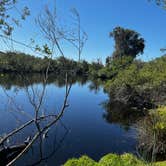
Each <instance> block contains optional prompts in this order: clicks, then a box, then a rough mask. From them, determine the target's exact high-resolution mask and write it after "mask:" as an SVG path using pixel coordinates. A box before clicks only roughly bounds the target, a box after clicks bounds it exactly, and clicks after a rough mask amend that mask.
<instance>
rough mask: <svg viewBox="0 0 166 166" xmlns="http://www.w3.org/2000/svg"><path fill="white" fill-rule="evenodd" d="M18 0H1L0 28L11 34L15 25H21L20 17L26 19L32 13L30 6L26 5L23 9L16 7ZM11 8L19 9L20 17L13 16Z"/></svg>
mask: <svg viewBox="0 0 166 166" xmlns="http://www.w3.org/2000/svg"><path fill="white" fill-rule="evenodd" d="M16 3H17V0H1V1H0V30H1V31H2V32H3V34H5V35H7V36H9V35H11V33H12V31H13V29H14V25H17V26H18V25H19V19H20V18H21V19H22V20H25V19H26V17H27V16H28V15H30V11H29V9H28V7H24V8H23V9H17V8H16V6H15V5H16ZM10 10H17V12H18V11H19V14H20V15H19V17H18V18H16V16H12V15H11V14H10V12H9V11H10Z"/></svg>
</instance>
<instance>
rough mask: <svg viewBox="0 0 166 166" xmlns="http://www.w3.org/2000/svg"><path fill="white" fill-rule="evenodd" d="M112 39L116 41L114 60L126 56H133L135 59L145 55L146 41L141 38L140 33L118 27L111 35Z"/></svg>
mask: <svg viewBox="0 0 166 166" xmlns="http://www.w3.org/2000/svg"><path fill="white" fill-rule="evenodd" d="M110 37H113V38H114V40H115V51H114V53H113V59H115V58H122V57H124V56H131V57H132V58H133V59H134V58H136V56H137V55H138V54H143V51H144V48H145V41H144V39H143V38H142V37H140V34H139V33H137V32H135V31H133V30H130V29H124V28H122V27H116V28H114V30H113V31H112V32H111V33H110Z"/></svg>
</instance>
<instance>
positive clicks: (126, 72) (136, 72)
mask: <svg viewBox="0 0 166 166" xmlns="http://www.w3.org/2000/svg"><path fill="white" fill-rule="evenodd" d="M165 71H166V57H165V56H163V57H161V58H157V59H155V60H153V61H150V62H146V63H145V62H144V63H143V62H140V61H134V62H133V63H132V64H130V65H128V66H127V67H125V69H123V70H119V72H118V74H117V75H116V77H114V78H113V79H112V80H109V81H108V82H107V83H106V85H105V88H106V89H107V91H111V90H116V89H118V88H119V87H122V86H123V85H130V86H131V87H134V88H136V89H138V90H151V89H157V88H159V87H160V86H161V85H163V84H164V83H165V82H166V72H165Z"/></svg>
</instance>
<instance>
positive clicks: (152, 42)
mask: <svg viewBox="0 0 166 166" xmlns="http://www.w3.org/2000/svg"><path fill="white" fill-rule="evenodd" d="M46 4H47V5H48V6H50V7H52V6H53V4H55V0H22V1H21V2H20V3H19V4H18V6H17V7H18V8H21V7H22V6H24V5H27V6H28V7H29V9H30V11H31V15H30V16H29V17H28V18H27V19H26V21H24V22H22V26H21V27H17V28H16V29H15V31H14V33H13V38H14V39H16V40H19V41H22V42H23V43H26V44H28V43H29V41H30V38H34V39H36V40H37V41H38V42H39V44H41V43H42V42H43V41H44V42H46V40H45V39H44V38H41V37H40V31H39V29H38V26H37V25H36V24H35V21H34V18H35V17H37V16H38V15H39V14H40V13H42V12H43V9H44V7H45V5H46ZM56 5H57V6H56V7H57V13H58V15H59V18H60V19H61V20H63V21H62V22H65V23H66V24H67V23H68V20H69V18H70V9H71V8H76V9H77V11H79V14H80V18H81V27H82V28H83V29H84V31H86V33H87V34H88V40H87V42H86V44H85V47H84V49H83V53H82V55H81V58H82V59H86V60H88V61H94V60H96V59H101V60H102V61H103V62H104V61H105V58H106V57H107V56H111V54H112V53H113V51H114V41H113V39H111V38H110V37H109V33H110V32H111V31H112V30H113V29H114V28H115V27H116V26H121V27H124V28H129V29H132V30H135V31H137V32H138V33H140V34H141V36H142V37H143V38H144V39H145V41H146V42H145V45H146V47H145V50H144V54H143V55H141V56H139V58H141V59H142V60H145V61H147V60H151V59H154V58H156V57H159V56H161V55H163V53H162V52H161V51H160V48H162V47H165V46H166V40H165V39H166V38H165V37H166V10H164V9H162V7H159V6H157V5H156V4H155V3H153V2H149V1H148V0H56ZM12 14H13V15H14V14H15V13H14V11H13V13H12ZM0 42H1V47H2V45H3V43H2V42H3V41H1V40H0ZM61 45H62V48H63V51H64V54H65V56H66V57H69V58H73V59H76V60H77V59H78V55H77V54H78V53H77V50H76V49H75V48H73V47H72V46H71V45H70V44H68V43H61ZM14 47H15V48H16V49H17V50H19V51H25V52H27V53H31V54H34V53H32V52H31V51H30V50H28V49H27V48H22V47H21V46H18V45H15V46H14ZM3 48H5V47H3ZM58 55H59V53H58V52H57V53H56V55H55V56H58Z"/></svg>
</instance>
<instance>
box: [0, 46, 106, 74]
mask: <svg viewBox="0 0 166 166" xmlns="http://www.w3.org/2000/svg"><path fill="white" fill-rule="evenodd" d="M36 50H37V51H40V52H43V53H45V54H46V55H47V56H45V57H44V58H39V57H35V56H31V55H27V54H24V53H16V52H7V53H3V52H0V72H18V73H20V72H24V73H26V72H28V73H36V72H37V73H43V72H45V71H46V69H47V67H48V64H49V63H50V66H49V72H52V73H66V72H68V71H69V72H71V73H74V74H76V75H87V74H88V73H90V71H91V72H93V71H97V70H99V69H101V68H102V67H103V66H102V65H101V64H98V63H96V62H93V63H92V64H89V63H88V62H86V61H84V60H83V61H80V62H77V61H74V60H72V59H67V58H65V57H64V56H60V57H57V58H56V59H51V56H50V55H51V54H52V52H51V50H50V48H49V47H48V46H47V45H46V44H45V45H44V46H43V48H41V47H39V46H36Z"/></svg>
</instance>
